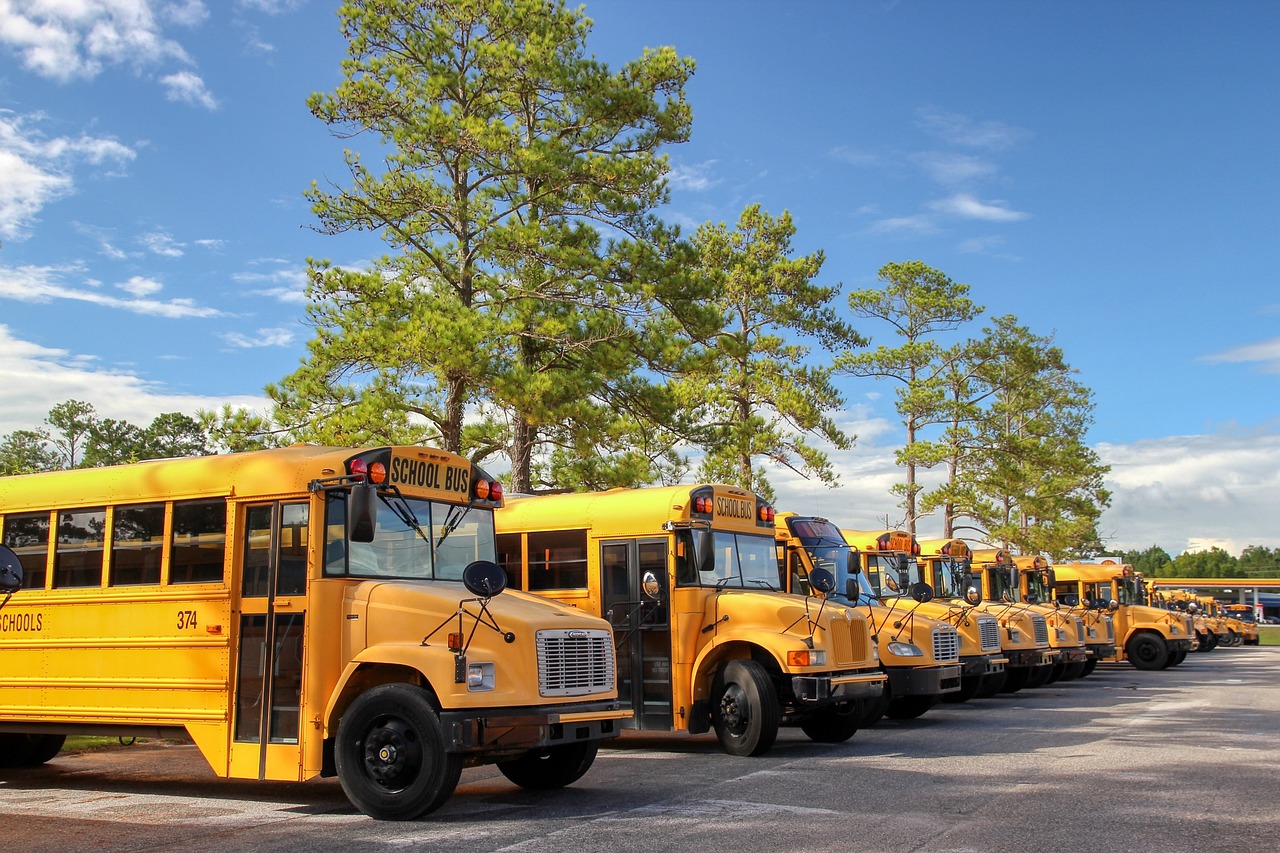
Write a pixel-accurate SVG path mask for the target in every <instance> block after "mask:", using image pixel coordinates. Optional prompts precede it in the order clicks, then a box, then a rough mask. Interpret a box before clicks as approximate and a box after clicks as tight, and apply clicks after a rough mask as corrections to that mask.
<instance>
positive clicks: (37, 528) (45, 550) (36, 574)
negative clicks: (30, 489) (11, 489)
mask: <svg viewBox="0 0 1280 853" xmlns="http://www.w3.org/2000/svg"><path fill="white" fill-rule="evenodd" d="M4 544H6V545H8V546H9V547H10V548H12V549H13V551H14V553H16V554H17V555H18V560H19V562H21V563H22V575H23V577H22V588H23V589H44V582H45V578H46V577H47V575H48V565H49V513H47V512H33V513H23V514H17V513H15V514H13V515H6V516H5V517H4Z"/></svg>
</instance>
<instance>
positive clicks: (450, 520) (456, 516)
mask: <svg viewBox="0 0 1280 853" xmlns="http://www.w3.org/2000/svg"><path fill="white" fill-rule="evenodd" d="M469 512H471V507H470V506H462V505H459V504H455V505H453V506H451V507H450V508H449V514H448V515H446V516H445V517H444V525H443V529H442V530H441V531H440V539H439V540H438V541H437V542H436V547H437V548H439V547H440V546H441V545H443V544H444V540H445V539H447V538H448V536H449V534H450V533H452V532H453V531H455V530H457V529H458V527H459V525H461V524H462V519H464V518H466V517H467V513H469Z"/></svg>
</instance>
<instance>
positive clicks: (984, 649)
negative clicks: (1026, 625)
mask: <svg viewBox="0 0 1280 853" xmlns="http://www.w3.org/2000/svg"><path fill="white" fill-rule="evenodd" d="M840 532H841V533H842V534H843V535H844V539H845V541H846V542H848V543H849V545H850V546H852V547H853V548H856V549H857V550H858V551H859V552H860V553H861V554H862V561H863V572H864V573H865V575H866V579H867V582H868V583H869V584H870V586H871V589H872V590H873V591H874V592H875V594H876V596H877V597H878V598H879V599H880V601H882V602H884V603H885V604H888V605H890V607H891V612H892V613H893V614H894V617H893V618H895V619H901V618H902V611H901V608H902V607H906V608H907V613H908V614H913V613H919V614H920V615H921V616H927V617H929V618H930V619H937V620H939V621H942V622H945V623H947V624H949V625H951V626H952V627H953V628H955V629H956V632H957V634H958V635H959V638H960V652H959V656H960V666H961V670H962V671H961V677H960V689H959V690H957V691H954V692H951V693H944V694H943V695H942V701H943V702H950V703H958V702H967V701H968V700H969V699H972V698H973V697H975V696H977V695H978V692H979V691H980V690H981V689H982V688H983V686H984V685H985V686H986V688H987V689H988V690H990V691H992V692H993V693H994V692H995V690H998V689H999V685H1000V684H1003V683H1004V679H1005V674H1004V666H1005V664H1006V663H1008V659H1007V658H1006V657H1004V655H1003V654H1002V653H1001V651H1000V626H999V625H998V624H997V623H996V619H995V617H993V616H988V615H986V614H975V613H974V612H973V609H974V608H973V605H971V604H968V603H965V602H956V601H955V600H953V599H952V598H950V597H949V596H945V595H939V594H938V590H936V589H934V587H933V584H932V583H931V582H930V581H929V580H928V579H927V578H926V577H925V574H924V570H923V567H922V565H921V563H920V559H919V558H920V554H921V549H922V547H923V544H922V543H921V542H920V541H919V540H917V539H916V537H915V536H914V535H912V534H911V533H909V532H907V531H905V530H841V531H840ZM918 584H924V585H925V586H926V587H927V592H928V597H927V599H926V600H924V601H918V600H913V599H912V598H911V597H910V593H911V591H912V590H913V589H914V590H918V589H920V587H919V586H918ZM993 688H994V689H993Z"/></svg>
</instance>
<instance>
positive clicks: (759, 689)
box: [711, 660, 781, 756]
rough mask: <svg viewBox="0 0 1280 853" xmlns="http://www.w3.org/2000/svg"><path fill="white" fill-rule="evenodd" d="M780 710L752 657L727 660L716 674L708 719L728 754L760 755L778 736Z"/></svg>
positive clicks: (770, 684) (768, 683) (765, 675)
mask: <svg viewBox="0 0 1280 853" xmlns="http://www.w3.org/2000/svg"><path fill="white" fill-rule="evenodd" d="M780 718H781V712H780V711H779V709H778V700H777V698H776V697H775V696H774V693H773V682H771V681H770V680H769V674H768V673H767V672H765V670H764V667H762V666H761V665H760V664H758V663H756V662H755V661H753V660H731V661H729V662H727V663H726V664H725V665H724V666H723V667H721V668H720V671H719V673H717V674H716V679H715V684H714V685H713V686H712V691H711V722H712V724H713V725H714V726H715V729H716V737H718V738H720V745H721V746H723V747H724V751H725V752H727V753H729V754H730V755H742V756H748V755H764V754H765V753H766V752H768V751H769V750H770V749H771V748H772V747H773V742H774V741H775V740H777V738H778V725H779V722H780Z"/></svg>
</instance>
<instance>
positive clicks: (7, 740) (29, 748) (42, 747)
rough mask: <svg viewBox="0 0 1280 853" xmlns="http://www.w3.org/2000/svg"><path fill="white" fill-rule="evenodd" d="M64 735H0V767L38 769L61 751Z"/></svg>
mask: <svg viewBox="0 0 1280 853" xmlns="http://www.w3.org/2000/svg"><path fill="white" fill-rule="evenodd" d="M66 740H67V736H66V735H28V734H0V767H39V766H40V765H41V764H44V763H45V762H46V761H48V760H49V759H51V758H53V757H54V756H55V755H57V754H58V753H59V752H61V751H62V744H63V743H65V742H66Z"/></svg>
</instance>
